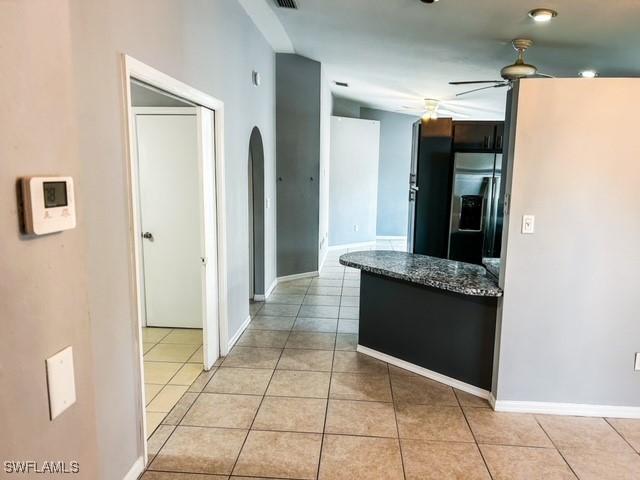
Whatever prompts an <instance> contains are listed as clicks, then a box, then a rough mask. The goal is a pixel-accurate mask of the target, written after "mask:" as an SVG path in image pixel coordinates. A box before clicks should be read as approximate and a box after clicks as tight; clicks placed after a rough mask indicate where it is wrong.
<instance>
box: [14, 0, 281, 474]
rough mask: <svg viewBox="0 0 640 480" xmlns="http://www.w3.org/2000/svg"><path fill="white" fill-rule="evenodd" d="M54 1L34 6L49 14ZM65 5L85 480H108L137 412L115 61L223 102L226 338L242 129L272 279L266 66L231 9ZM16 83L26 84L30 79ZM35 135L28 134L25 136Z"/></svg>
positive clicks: (243, 222) (114, 2) (130, 444)
mask: <svg viewBox="0 0 640 480" xmlns="http://www.w3.org/2000/svg"><path fill="white" fill-rule="evenodd" d="M65 3H66V2H64V1H59V2H42V5H43V6H45V8H46V10H49V11H50V12H52V13H55V12H57V10H58V9H59V8H61V6H63V5H64V4H65ZM69 4H70V6H71V23H70V24H71V30H72V42H71V43H72V46H71V49H70V50H71V52H72V54H73V67H74V78H73V81H72V82H71V81H70V82H69V84H71V87H72V88H73V89H74V92H75V101H76V103H77V107H78V120H79V125H80V128H79V158H80V161H81V162H82V164H83V166H84V170H83V172H82V175H81V176H80V177H79V182H78V183H79V188H80V191H81V195H82V200H81V202H80V204H81V205H83V207H82V208H83V217H82V221H83V222H84V224H85V225H86V232H87V236H88V251H87V252H86V256H87V261H88V273H89V314H90V315H91V331H92V332H91V333H92V338H93V349H94V355H93V359H94V360H93V378H94V380H95V389H96V396H97V403H96V405H97V413H98V418H97V429H98V442H99V449H100V460H101V474H100V476H99V477H95V478H103V479H107V480H111V479H118V480H119V479H121V478H122V477H123V475H124V474H125V473H126V472H127V471H128V469H129V468H130V467H131V465H132V464H133V462H134V461H135V460H136V458H137V457H138V456H139V455H141V454H142V445H141V443H140V442H139V441H138V427H137V424H136V419H138V418H140V415H141V412H140V411H139V410H138V409H137V407H136V403H135V402H136V397H137V396H138V390H139V385H138V384H137V381H136V374H137V359H136V358H135V351H134V348H133V339H134V336H135V334H136V332H135V321H134V307H133V300H132V296H131V284H130V271H129V269H130V264H129V258H130V250H129V242H128V238H129V232H128V207H127V202H126V198H127V197H126V191H127V186H126V183H125V161H126V160H125V131H126V126H125V121H124V115H123V109H124V100H123V94H122V68H121V54H122V53H127V54H129V55H131V56H133V57H134V58H137V59H138V60H140V61H142V62H145V63H147V64H149V65H151V66H153V67H155V68H157V69H158V70H161V71H162V72H164V73H166V74H168V75H171V76H173V77H175V78H177V79H178V80H181V81H183V82H185V83H187V84H190V85H192V86H193V87H195V88H198V89H200V90H202V91H204V92H205V93H208V94H210V95H212V96H214V97H216V98H219V99H221V100H222V101H224V102H225V114H226V117H225V155H226V158H225V161H226V175H227V190H226V191H227V199H226V203H227V209H228V210H227V221H228V231H227V233H226V235H227V245H228V248H229V251H228V257H227V262H228V268H229V277H228V287H229V321H230V334H231V335H233V333H234V332H235V331H236V330H237V329H238V328H239V326H240V325H241V324H242V322H244V321H245V319H246V318H247V316H248V315H249V305H248V292H249V265H248V262H249V259H248V254H247V252H248V248H249V247H248V219H247V211H248V205H247V201H248V191H247V188H248V177H247V176H248V164H247V159H248V149H249V139H250V134H251V130H252V129H253V127H254V126H258V127H259V128H260V131H261V133H262V136H263V141H264V148H265V192H266V196H267V197H269V198H271V207H270V208H269V209H268V210H266V212H265V224H266V225H265V252H266V254H265V258H266V265H265V270H266V277H267V278H266V279H265V284H267V285H269V284H270V283H271V282H272V280H273V278H275V146H274V143H275V139H274V137H275V131H274V128H275V126H274V123H275V122H274V116H275V93H274V91H275V81H274V63H275V62H274V54H273V51H272V50H271V48H270V46H269V45H268V44H267V42H266V41H265V40H264V38H263V37H262V35H261V34H260V33H259V32H258V30H257V29H256V28H255V27H254V25H253V23H252V22H251V20H250V19H249V18H248V17H247V15H246V14H245V12H244V10H243V9H242V8H241V7H240V5H239V4H238V3H237V2H236V1H235V0H207V1H204V0H183V1H179V2H177V1H168V0H137V1H130V0H111V1H108V2H104V1H99V0H69ZM54 18H55V15H54ZM52 25H53V23H52ZM47 28H52V27H45V31H46V29H47ZM25 31H29V28H28V27H27V28H24V29H22V31H21V32H19V33H16V34H17V35H20V36H21V37H22V38H24V37H28V35H25ZM43 41H46V37H45V39H44V40H43ZM252 70H257V71H258V72H260V74H261V76H262V85H261V86H260V87H259V88H255V87H253V85H252V83H251V71H252ZM21 74H22V75H25V76H27V77H30V76H38V75H39V72H38V70H36V69H32V70H25V71H22V72H21ZM43 81H44V80H43ZM71 87H69V88H71ZM66 108H68V107H67V106H66V105H65V108H64V109H66ZM39 134H40V131H39V130H34V131H31V132H30V135H32V136H34V137H37V136H38V135H39ZM79 254H80V255H84V254H85V252H80V253H79ZM78 308H82V306H81V305H79V306H78ZM87 421H90V419H87Z"/></svg>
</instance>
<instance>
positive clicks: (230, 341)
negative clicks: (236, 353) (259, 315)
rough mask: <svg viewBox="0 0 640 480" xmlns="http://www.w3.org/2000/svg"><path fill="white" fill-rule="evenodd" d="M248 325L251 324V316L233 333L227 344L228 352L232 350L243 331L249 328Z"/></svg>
mask: <svg viewBox="0 0 640 480" xmlns="http://www.w3.org/2000/svg"><path fill="white" fill-rule="evenodd" d="M249 323H251V315H249V316H248V317H247V319H246V320H245V321H244V322H243V324H242V325H240V328H239V329H238V331H237V332H236V333H235V335H234V336H233V337H232V338H230V339H229V343H228V344H227V349H228V350H227V351H230V350H231V349H232V348H233V346H234V345H235V344H236V342H237V341H238V339H239V338H240V335H242V334H243V333H244V331H245V330H246V329H247V327H248V326H249Z"/></svg>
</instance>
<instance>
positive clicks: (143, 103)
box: [131, 82, 193, 107]
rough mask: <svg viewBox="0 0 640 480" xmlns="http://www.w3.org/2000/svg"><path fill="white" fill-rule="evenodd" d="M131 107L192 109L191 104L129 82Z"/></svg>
mask: <svg viewBox="0 0 640 480" xmlns="http://www.w3.org/2000/svg"><path fill="white" fill-rule="evenodd" d="M131 105H133V106H134V107H193V104H191V103H187V102H183V101H181V100H180V99H179V98H177V97H174V96H172V95H167V94H165V93H163V92H159V91H157V90H154V89H152V88H147V87H145V86H143V85H141V84H139V83H138V82H131Z"/></svg>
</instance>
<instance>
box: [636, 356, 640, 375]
mask: <svg viewBox="0 0 640 480" xmlns="http://www.w3.org/2000/svg"><path fill="white" fill-rule="evenodd" d="M636 372H640V352H638V353H636Z"/></svg>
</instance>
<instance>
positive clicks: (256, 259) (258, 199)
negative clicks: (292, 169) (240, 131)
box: [249, 127, 265, 300]
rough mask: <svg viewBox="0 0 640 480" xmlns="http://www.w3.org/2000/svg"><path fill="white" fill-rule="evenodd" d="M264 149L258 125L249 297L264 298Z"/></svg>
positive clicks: (252, 153) (253, 142) (252, 163)
mask: <svg viewBox="0 0 640 480" xmlns="http://www.w3.org/2000/svg"><path fill="white" fill-rule="evenodd" d="M264 288H265V287H264V150H263V147H262V135H261V134H260V130H259V129H258V127H254V128H253V130H252V131H251V138H250V139H249V298H250V299H255V300H264Z"/></svg>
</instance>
